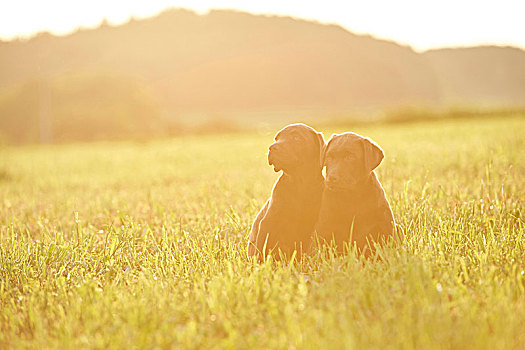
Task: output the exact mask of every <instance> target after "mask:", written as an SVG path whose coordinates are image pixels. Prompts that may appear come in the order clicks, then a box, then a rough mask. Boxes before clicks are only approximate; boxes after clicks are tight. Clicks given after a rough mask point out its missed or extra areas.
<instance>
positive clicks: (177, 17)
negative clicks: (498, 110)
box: [0, 9, 525, 140]
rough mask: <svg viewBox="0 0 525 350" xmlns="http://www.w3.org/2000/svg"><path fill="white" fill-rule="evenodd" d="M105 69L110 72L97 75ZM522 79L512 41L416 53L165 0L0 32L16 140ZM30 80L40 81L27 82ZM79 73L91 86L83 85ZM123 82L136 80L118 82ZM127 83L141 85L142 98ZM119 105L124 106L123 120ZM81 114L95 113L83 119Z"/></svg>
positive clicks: (1, 87)
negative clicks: (164, 6) (79, 24)
mask: <svg viewBox="0 0 525 350" xmlns="http://www.w3.org/2000/svg"><path fill="white" fill-rule="evenodd" d="M106 75H107V76H109V77H110V79H109V80H108V79H101V77H103V76H106ZM77 77H81V79H84V80H78V79H77ZM524 77H525V52H524V51H522V50H519V49H515V48H494V47H483V48H472V49H445V50H434V51H430V52H426V53H423V54H420V53H417V52H414V51H413V50H412V49H411V48H410V47H406V46H402V45H399V44H397V43H394V42H390V41H384V40H378V39H375V38H373V37H370V36H366V35H355V34H353V33H350V32H348V31H347V30H345V29H343V28H342V27H339V26H337V25H326V24H320V23H316V22H311V21H305V20H299V19H294V18H290V17H277V16H260V15H252V14H247V13H242V12H235V11H227V10H217V11H211V12H210V13H208V14H206V15H198V14H196V13H193V12H191V11H188V10H182V9H172V10H168V11H165V12H163V13H161V14H159V15H158V16H156V17H152V18H149V19H143V20H131V21H129V22H128V23H126V24H123V25H120V26H116V27H112V26H109V25H107V24H102V25H101V26H100V27H99V28H97V29H89V30H86V29H79V30H78V31H76V32H75V33H73V34H71V35H67V36H61V37H57V36H53V35H51V34H46V33H42V34H39V35H37V36H35V37H34V38H32V39H30V40H25V41H23V40H15V41H11V42H0V133H3V134H4V137H7V138H8V140H9V139H10V138H13V137H14V138H16V139H18V138H19V137H18V136H13V135H15V134H14V133H13V131H12V130H14V129H13V128H15V129H16V130H17V131H16V132H17V133H19V134H20V135H25V136H23V137H22V138H23V139H24V140H26V139H29V140H31V139H35V137H36V136H35V135H37V134H40V139H41V140H45V139H49V138H48V137H42V134H46V133H48V131H49V133H50V134H51V135H60V136H59V139H76V138H78V135H77V134H75V133H73V134H71V135H70V132H69V131H63V130H62V126H63V125H65V124H70V125H68V126H67V127H65V129H66V130H70V129H77V130H84V129H86V130H87V129H89V130H91V132H90V133H89V134H88V135H87V136H86V135H85V136H84V137H81V138H82V139H90V138H93V137H95V136H96V138H98V137H99V136H100V137H103V135H113V136H114V135H118V134H126V135H127V134H129V128H128V125H127V124H129V123H131V124H133V125H139V126H141V125H144V123H143V121H147V120H148V118H151V119H152V120H154V123H155V124H156V126H155V127H153V128H152V129H159V128H158V127H159V125H160V127H161V128H162V121H161V119H162V118H161V117H164V120H169V121H170V123H172V122H173V121H176V122H178V121H184V122H188V120H189V119H194V118H197V117H199V118H202V117H204V118H208V117H210V116H211V117H217V116H220V117H224V116H230V117H231V116H235V118H238V120H241V119H242V120H243V122H244V123H246V122H248V123H250V122H252V121H254V120H257V121H261V120H268V118H270V117H269V116H270V114H269V113H268V112H272V113H274V115H277V116H278V115H279V114H278V113H277V112H278V111H293V114H294V116H296V118H295V119H297V114H296V112H297V111H312V115H315V117H319V116H320V115H326V114H327V113H338V112H342V111H343V112H344V111H348V110H353V109H361V108H373V109H381V108H391V107H398V106H405V105H417V106H443V105H447V104H450V103H476V104H480V103H484V104H489V105H508V104H511V103H512V104H523V102H522V101H525V83H524V81H525V78H524ZM35 81H38V82H39V83H38V84H37V85H38V86H40V87H42V86H43V87H44V89H42V88H38V89H36V90H35V85H34V84H35ZM83 81H84V82H86V84H88V86H89V88H87V89H81V88H79V85H82V84H83ZM108 82H109V83H108ZM96 84H99V85H96ZM108 84H109V85H108ZM112 84H113V85H112ZM115 84H116V85H115ZM126 84H129V85H130V86H134V87H135V88H130V89H122V87H123V86H124V85H126ZM114 85H115V86H118V87H117V88H114ZM46 86H47V87H48V88H46ZM53 89H54V90H53ZM50 90H53V91H54V92H51V93H50V92H46V91H50ZM94 91H98V93H94V94H93V96H86V94H88V93H91V92H94ZM134 91H141V93H140V94H139V95H140V98H141V99H142V100H139V101H137V100H136V99H137V94H136V93H135V92H134ZM35 94H36V95H35ZM31 96H32V97H31ZM93 99H95V100H96V99H99V100H97V101H96V103H95V105H97V106H98V107H97V108H91V107H92V103H91V102H89V101H92V100H93ZM71 101H73V102H71ZM75 101H78V102H79V103H76V102H75ZM126 101H128V102H129V103H128V104H129V105H130V106H131V107H130V108H128V109H126V108H124V107H123V106H124V105H125V104H126ZM135 105H140V106H141V107H137V108H135V107H134V106H135ZM81 108H87V109H86V110H85V111H80V110H79V109H81ZM101 109H104V111H103V112H102V111H101ZM114 110H118V111H119V113H118V115H119V116H118V122H107V123H102V122H100V123H99V122H96V120H100V119H104V118H113V114H112V111H114ZM57 111H59V112H57ZM126 111H128V112H129V113H128V114H130V115H132V116H131V117H130V118H131V119H130V122H129V123H128V120H127V119H126V113H127V112H126ZM131 111H134V112H133V113H132V112H131ZM137 111H139V112H140V113H142V116H137V113H138V112H137ZM57 113H58V114H60V115H57ZM96 113H99V115H98V116H97V115H95V114H96ZM100 113H102V114H100ZM69 115H71V116H72V120H76V122H71V121H70V120H68V116H69ZM75 115H77V116H78V115H81V116H82V117H81V118H78V117H77V118H75ZM42 118H44V121H43V122H42ZM46 118H49V119H51V120H47V121H46V120H45V119H46ZM115 118H117V117H115ZM278 118H281V117H278ZM83 119H84V120H85V119H91V121H88V122H86V121H83V122H82V123H80V120H83ZM139 119H140V121H139ZM17 123H18V124H17ZM79 123H80V124H79ZM37 124H38V125H39V128H40V131H38V130H37V129H35V128H36V125H37ZM88 124H89V125H90V127H89V128H84V127H83V126H85V125H88ZM5 125H9V126H10V128H11V129H9V128H7V129H6V127H5ZM97 125H98V127H97ZM107 125H111V129H112V130H113V131H112V132H108V131H107V130H108V127H107ZM119 125H120V126H119ZM31 128H32V129H31ZM46 128H47V129H49V130H47V129H46ZM57 128H58V129H59V130H56V129H57ZM132 129H133V130H135V129H136V130H135V131H141V130H150V129H151V128H149V126H148V127H147V128H143V127H137V128H135V129H134V128H132ZM42 130H43V131H42ZM46 130H47V131H46ZM6 134H7V136H6ZM97 135H98V136H97Z"/></svg>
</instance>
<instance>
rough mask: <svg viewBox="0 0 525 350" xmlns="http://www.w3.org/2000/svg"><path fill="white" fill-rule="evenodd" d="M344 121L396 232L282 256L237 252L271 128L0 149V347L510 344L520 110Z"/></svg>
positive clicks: (256, 195)
mask: <svg viewBox="0 0 525 350" xmlns="http://www.w3.org/2000/svg"><path fill="white" fill-rule="evenodd" d="M346 130H349V129H348V128H344V127H339V126H338V127H337V128H334V129H330V128H327V129H323V130H322V131H323V132H324V134H325V138H326V139H328V138H329V136H330V135H331V133H332V132H341V131H346ZM351 131H355V132H358V133H361V134H363V135H366V136H370V137H371V138H373V139H374V140H375V141H376V142H377V143H378V144H379V145H381V146H382V148H383V149H384V151H385V154H386V158H385V160H384V161H383V163H382V164H381V165H380V166H379V168H378V169H377V173H378V176H379V179H380V181H381V182H382V184H383V186H384V188H385V191H386V194H387V197H388V199H389V201H390V204H391V206H392V209H393V212H394V215H395V218H396V220H397V221H398V223H399V224H400V225H401V226H402V227H403V229H404V231H405V234H406V237H405V239H404V241H403V242H402V245H401V246H400V247H398V248H396V247H391V246H389V247H384V248H382V249H380V250H379V251H378V255H379V256H377V257H376V258H373V259H369V260H363V259H361V258H359V257H357V256H356V255H355V254H354V253H352V252H350V253H349V254H348V255H345V256H334V255H333V254H330V252H329V251H328V252H327V251H324V252H321V253H319V254H318V255H316V256H313V257H309V258H305V259H304V260H303V261H301V262H300V263H297V264H292V265H286V264H273V263H272V262H266V263H262V264H257V263H254V262H251V261H248V259H247V257H246V242H247V235H248V232H249V229H250V225H251V222H252V220H253V218H254V217H255V215H256V213H257V211H258V210H259V208H260V207H261V206H262V205H263V203H264V201H265V200H266V198H267V197H268V196H269V193H270V190H271V186H272V184H273V182H274V181H275V180H276V178H277V176H278V175H277V174H275V173H274V172H273V171H272V168H271V167H270V166H268V164H267V161H266V149H267V147H268V145H269V144H270V143H271V142H272V140H273V132H264V133H256V132H243V133H232V134H222V135H201V136H181V137H177V138H172V139H165V140H156V141H147V142H146V141H143V142H96V143H77V144H64V145H48V146H20V147H7V146H4V147H2V148H0V348H2V349H7V348H31V349H42V348H56V349H70V348H82V349H84V348H97V349H101V348H104V349H105V348H115V349H118V348H126V349H134V348H147V349H150V348H152V349H153V348H199V349H201V348H241V349H245V348H246V349H248V348H250V349H251V348H259V349H264V348H278V349H283V348H289V349H294V348H295V349H318V348H322V349H343V348H344V349H352V348H355V349H376V348H377V349H389V348H394V349H512V348H515V349H520V348H521V349H523V348H524V347H525V224H524V222H523V221H524V213H525V203H524V201H525V137H524V136H523V135H525V115H519V114H518V115H506V116H501V117H497V116H495V117H494V118H490V119H489V118H479V119H476V118H470V119H465V120H442V121H433V122H411V123H404V124H391V125H368V126H367V125H363V126H359V127H356V128H353V129H351Z"/></svg>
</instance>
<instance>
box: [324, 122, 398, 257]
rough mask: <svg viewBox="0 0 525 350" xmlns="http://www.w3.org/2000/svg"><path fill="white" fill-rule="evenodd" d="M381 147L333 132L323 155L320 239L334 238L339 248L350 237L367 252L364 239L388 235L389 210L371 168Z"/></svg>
mask: <svg viewBox="0 0 525 350" xmlns="http://www.w3.org/2000/svg"><path fill="white" fill-rule="evenodd" d="M383 157H384V155H383V150H381V148H380V147H379V146H378V145H377V144H376V143H375V142H373V141H372V140H370V139H368V138H365V137H362V136H360V135H358V134H354V133H351V132H346V133H343V134H334V135H332V137H331V139H330V140H329V141H328V144H327V147H326V154H325V162H324V165H325V166H326V185H325V190H324V193H323V199H322V202H321V210H320V213H319V219H318V222H317V225H316V231H317V234H318V236H319V237H320V238H322V239H324V240H326V241H328V242H330V241H332V240H333V241H335V244H336V246H337V250H338V251H339V252H342V251H343V246H344V242H348V243H352V242H350V238H351V239H352V241H353V242H355V243H356V246H357V248H358V251H359V252H361V253H363V254H364V255H365V256H368V255H369V254H370V245H369V243H368V242H372V241H375V242H378V243H381V242H382V241H383V240H385V239H386V238H388V237H390V236H392V234H393V231H394V227H395V223H394V217H393V215H392V210H391V209H390V205H389V204H388V201H387V199H386V197H385V192H384V191H383V187H381V184H380V183H379V181H378V180H377V177H376V174H375V172H374V169H375V168H376V167H377V166H378V165H379V163H381V160H383Z"/></svg>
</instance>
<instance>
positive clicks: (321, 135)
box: [317, 132, 326, 169]
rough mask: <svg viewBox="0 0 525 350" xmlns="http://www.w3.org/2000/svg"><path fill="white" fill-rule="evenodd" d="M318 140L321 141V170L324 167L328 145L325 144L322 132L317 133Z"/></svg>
mask: <svg viewBox="0 0 525 350" xmlns="http://www.w3.org/2000/svg"><path fill="white" fill-rule="evenodd" d="M317 138H318V140H319V151H320V153H319V162H320V163H319V164H320V165H321V169H322V167H323V166H324V155H325V153H326V143H325V142H324V137H323V133H322V132H317Z"/></svg>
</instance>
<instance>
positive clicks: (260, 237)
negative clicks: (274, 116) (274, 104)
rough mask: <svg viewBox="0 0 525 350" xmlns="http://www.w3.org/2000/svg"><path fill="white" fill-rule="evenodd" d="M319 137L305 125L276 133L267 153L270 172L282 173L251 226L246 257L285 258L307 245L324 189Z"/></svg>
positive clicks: (322, 141) (323, 144) (290, 126)
mask: <svg viewBox="0 0 525 350" xmlns="http://www.w3.org/2000/svg"><path fill="white" fill-rule="evenodd" d="M324 148H325V143H324V139H323V134H321V133H319V132H317V131H315V130H314V129H313V128H311V127H309V126H307V125H305V124H291V125H288V126H286V127H285V128H284V129H282V130H281V131H279V132H278V133H277V135H276V136H275V142H274V143H273V144H272V145H271V146H270V148H269V151H268V163H269V164H270V165H273V166H274V171H276V172H278V171H281V170H282V171H283V173H282V175H281V176H280V177H279V179H278V180H277V182H276V183H275V185H274V186H273V190H272V194H271V197H270V199H268V201H267V202H266V204H265V205H264V206H263V208H262V209H261V211H260V212H259V214H258V215H257V217H256V218H255V221H254V222H253V225H252V229H251V232H250V238H249V242H248V256H249V257H251V256H257V257H258V258H259V260H260V259H261V258H262V257H263V256H265V255H267V254H268V253H270V252H271V251H275V252H276V253H277V254H273V255H274V257H275V258H279V253H278V250H280V251H281V252H282V253H283V254H284V256H286V257H287V258H290V257H291V254H292V253H293V251H294V250H297V251H298V253H299V254H301V253H302V252H303V251H306V250H307V249H308V248H309V247H310V244H311V238H312V235H313V232H314V229H315V223H316V220H317V216H318V214H319V208H320V205H321V196H322V193H323V188H324V178H323V175H322V155H323V153H324Z"/></svg>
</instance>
